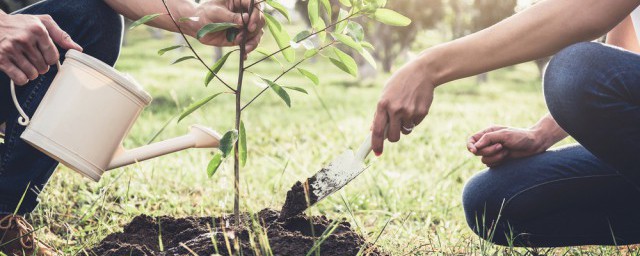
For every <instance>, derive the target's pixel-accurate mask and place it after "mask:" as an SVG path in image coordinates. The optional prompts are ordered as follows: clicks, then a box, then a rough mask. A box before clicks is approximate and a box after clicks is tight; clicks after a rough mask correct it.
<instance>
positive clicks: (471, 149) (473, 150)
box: [467, 137, 478, 155]
mask: <svg viewBox="0 0 640 256" xmlns="http://www.w3.org/2000/svg"><path fill="white" fill-rule="evenodd" d="M471 139H473V137H472V138H471ZM471 139H469V141H468V142H467V150H469V152H471V153H473V154H474V155H475V154H476V152H478V149H477V148H476V146H475V145H474V144H475V142H472V141H471Z"/></svg>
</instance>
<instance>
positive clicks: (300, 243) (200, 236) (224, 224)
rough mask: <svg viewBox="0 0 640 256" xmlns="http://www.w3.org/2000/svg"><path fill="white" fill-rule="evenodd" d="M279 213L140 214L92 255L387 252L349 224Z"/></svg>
mask: <svg viewBox="0 0 640 256" xmlns="http://www.w3.org/2000/svg"><path fill="white" fill-rule="evenodd" d="M278 216H279V212H277V211H275V210H271V209H265V210H262V211H260V212H259V213H258V214H256V215H254V216H250V215H249V214H244V215H242V217H241V219H242V222H241V223H242V225H240V227H238V228H237V227H235V225H234V223H235V222H236V221H235V219H234V218H233V217H227V218H211V217H189V218H179V219H176V218H173V217H166V216H164V217H150V216H146V215H141V216H138V217H135V218H134V219H133V221H131V223H129V224H128V225H126V226H125V227H124V231H123V232H118V233H114V234H111V235H108V236H107V237H106V238H105V239H104V240H102V242H100V244H98V245H97V246H96V247H94V248H93V249H91V250H89V254H91V255H194V254H197V255H212V254H215V253H216V252H217V253H219V254H221V255H240V254H241V255H247V256H250V255H270V254H271V253H272V254H273V255H282V256H298V255H302V256H304V255H306V254H307V253H308V252H309V251H311V250H312V249H317V248H319V251H320V255H332V256H341V255H345V256H346V255H356V254H358V252H359V251H360V250H361V249H363V250H364V251H365V252H366V253H364V255H387V254H385V253H382V252H380V251H379V250H378V249H377V248H375V247H368V246H369V245H368V244H367V243H366V241H365V240H364V238H362V236H360V235H359V234H357V233H356V232H355V231H353V230H352V229H351V226H350V224H349V223H348V222H333V221H331V220H329V219H327V218H326V217H324V216H320V217H307V216H303V215H298V216H295V217H292V218H289V219H287V220H278ZM331 229H333V232H331ZM330 232H331V233H330ZM329 233H330V234H329ZM323 234H325V235H323ZM323 239H324V241H322V242H321V241H320V240H323ZM267 240H268V242H267ZM317 244H320V245H319V246H317ZM161 245H162V247H163V249H164V250H162V251H161V249H160V247H161ZM314 246H315V248H314ZM216 248H217V249H216ZM269 248H270V249H269ZM269 251H270V252H271V253H269ZM311 255H317V254H315V253H313V254H311Z"/></svg>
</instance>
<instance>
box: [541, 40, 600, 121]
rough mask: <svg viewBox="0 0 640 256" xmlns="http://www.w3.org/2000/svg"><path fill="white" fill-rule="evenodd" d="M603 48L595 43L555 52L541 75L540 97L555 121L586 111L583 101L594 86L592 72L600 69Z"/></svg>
mask: <svg viewBox="0 0 640 256" xmlns="http://www.w3.org/2000/svg"><path fill="white" fill-rule="evenodd" d="M605 48H606V47H605V46H603V45H601V44H599V43H591V42H583V43H577V44H574V45H571V46H569V47H567V48H565V49H563V50H561V51H560V52H558V53H557V54H556V55H555V56H554V57H553V58H552V59H551V61H550V62H549V65H548V66H547V69H546V70H545V74H544V81H543V86H544V96H545V99H546V102H547V106H548V108H549V111H550V112H551V114H552V115H553V116H554V117H555V118H556V120H557V121H559V122H562V120H563V119H565V118H569V117H571V116H573V115H575V114H576V111H584V110H586V109H587V106H586V105H585V104H588V103H589V100H587V98H589V94H590V93H591V92H592V91H593V89H594V86H596V85H597V84H596V83H597V79H596V77H595V72H594V71H595V70H598V69H599V67H598V66H599V65H601V61H602V59H601V57H600V56H601V55H602V53H603V51H604V50H605Z"/></svg>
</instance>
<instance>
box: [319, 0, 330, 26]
mask: <svg viewBox="0 0 640 256" xmlns="http://www.w3.org/2000/svg"><path fill="white" fill-rule="evenodd" d="M320 3H322V6H323V7H324V10H325V11H327V17H329V21H331V17H333V10H332V9H331V2H329V0H320Z"/></svg>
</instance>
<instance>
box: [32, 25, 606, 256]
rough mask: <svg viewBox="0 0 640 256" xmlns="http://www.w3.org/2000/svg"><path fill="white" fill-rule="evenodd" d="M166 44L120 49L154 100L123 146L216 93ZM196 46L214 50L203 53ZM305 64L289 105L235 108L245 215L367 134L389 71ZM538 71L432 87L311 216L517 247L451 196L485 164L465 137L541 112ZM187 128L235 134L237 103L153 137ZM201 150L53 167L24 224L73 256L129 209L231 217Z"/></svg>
mask: <svg viewBox="0 0 640 256" xmlns="http://www.w3.org/2000/svg"><path fill="white" fill-rule="evenodd" d="M173 40H174V39H173V37H168V38H167V39H165V40H162V41H157V40H153V39H151V38H150V37H149V36H148V35H147V33H145V32H144V29H139V30H137V31H136V32H135V34H133V35H132V37H131V38H130V40H129V42H130V44H129V45H128V46H126V47H124V48H123V51H122V55H121V57H120V60H119V62H118V66H117V67H118V69H119V70H121V71H124V72H127V73H130V74H131V75H132V76H134V77H135V78H136V79H137V80H138V81H139V82H140V83H141V84H142V85H144V86H145V87H146V89H147V90H148V91H149V92H150V93H151V94H152V95H153V96H154V98H155V100H154V102H153V103H152V105H151V106H150V107H149V108H148V109H147V110H146V111H145V112H144V113H143V114H142V116H141V118H140V120H138V122H137V123H136V125H135V127H134V128H133V130H132V132H131V135H130V136H129V137H128V139H127V140H126V142H125V144H126V145H127V146H128V147H135V146H139V145H143V144H145V143H146V142H147V141H148V140H149V139H150V138H151V137H152V136H153V134H154V133H155V132H156V131H158V130H159V129H160V128H161V127H162V126H163V124H164V123H165V122H167V120H169V119H170V118H171V117H172V116H174V115H176V114H177V113H179V112H180V110H181V109H182V108H184V107H185V106H187V105H188V104H190V103H191V102H193V101H194V100H196V99H199V98H202V97H204V96H206V95H209V94H212V93H215V92H219V91H220V90H221V89H222V87H221V85H220V83H212V85H211V86H209V87H208V88H205V87H204V86H203V82H202V81H203V78H204V73H203V72H202V68H201V67H200V66H199V65H198V63H197V62H195V61H190V62H183V63H180V64H177V65H174V66H171V65H169V63H170V62H171V61H173V60H174V59H176V58H178V57H180V56H181V55H180V53H178V52H171V53H168V54H166V55H165V56H162V57H159V56H157V54H156V50H157V49H160V48H163V47H166V46H170V45H172V44H173ZM267 41H268V40H267ZM266 47H267V48H271V49H273V48H274V47H273V46H272V45H267V46H266ZM199 49H200V52H202V53H207V54H205V55H206V57H207V58H208V59H210V58H211V56H210V55H211V53H212V52H213V51H212V50H211V49H206V48H204V47H199ZM183 54H187V53H186V52H184V53H183ZM257 57H259V56H253V57H251V58H252V59H256V58H257ZM234 63H237V56H233V57H232V58H231V59H230V60H229V62H228V65H227V66H226V67H225V68H224V69H223V77H224V78H226V79H227V80H228V81H234V80H235V76H236V75H237V73H236V72H235V70H236V69H237V67H236V66H235V65H234ZM304 67H305V68H308V69H310V70H313V71H316V72H317V73H318V74H320V77H321V80H322V82H321V85H320V86H317V87H316V86H313V85H311V83H310V82H308V81H307V80H305V79H304V78H303V77H302V76H300V75H299V74H298V73H292V75H291V76H288V77H287V78H286V79H284V80H283V81H282V83H281V84H283V85H295V86H301V87H304V88H306V89H307V90H308V91H309V92H310V95H304V94H298V93H294V92H292V93H291V94H292V96H293V97H292V98H293V106H292V108H291V109H288V108H287V107H286V105H285V104H284V103H283V102H282V101H281V100H280V99H279V98H278V97H277V96H276V95H275V94H274V93H272V92H271V91H269V92H268V93H266V94H265V95H266V96H265V97H263V98H261V99H259V100H258V101H257V102H256V104H254V105H252V107H251V108H250V109H249V110H248V111H247V112H246V113H245V124H246V126H247V134H248V145H249V146H248V148H249V161H248V164H247V166H246V167H245V168H244V169H243V170H242V175H243V176H242V181H241V186H242V188H241V192H242V196H243V203H242V209H244V210H246V211H258V210H260V209H263V208H266V207H272V208H276V209H279V208H280V207H281V205H282V203H283V202H284V199H285V193H286V191H287V190H288V189H289V187H290V186H291V185H292V184H293V183H294V182H295V181H297V180H301V179H304V178H306V177H308V176H310V175H311V174H312V173H314V172H315V171H317V170H319V168H321V167H322V166H323V164H325V163H327V162H328V161H330V160H331V158H332V157H334V156H336V155H338V154H340V153H341V152H342V151H344V150H345V149H347V148H349V147H356V146H358V145H359V143H360V142H361V140H362V139H363V138H364V137H365V136H366V134H367V132H368V131H369V126H370V122H371V120H372V116H373V111H374V109H375V106H376V103H377V98H378V96H379V93H380V90H381V88H382V86H383V85H384V82H385V80H386V79H387V77H388V74H385V75H379V76H378V77H377V78H376V79H375V80H374V81H375V82H373V83H368V84H366V85H361V84H359V83H358V81H359V80H358V79H354V78H352V77H349V76H348V75H344V74H343V73H342V72H340V71H339V70H338V69H337V68H335V67H333V66H331V64H329V63H327V62H325V61H322V60H318V61H317V62H315V63H310V64H306V65H305V66H304ZM253 72H256V73H258V74H263V75H265V76H267V77H271V78H273V76H276V75H277V74H278V72H279V66H278V64H276V63H274V62H271V63H267V64H266V65H264V66H262V67H258V68H256V69H254V70H253ZM538 76H539V75H538V71H537V69H536V67H535V65H533V64H523V65H519V66H516V67H513V68H508V69H504V70H500V71H497V72H493V73H491V74H490V82H489V83H488V84H484V85H476V83H475V79H473V78H472V79H465V80H462V81H457V82H454V83H451V84H449V85H447V86H444V87H443V88H440V89H438V90H437V95H436V100H435V102H434V106H433V108H432V110H431V114H430V115H429V117H428V118H427V119H426V121H425V122H424V123H423V125H421V126H420V127H418V128H417V129H416V131H415V132H414V133H413V134H412V135H411V136H409V137H404V138H403V139H402V140H401V142H400V143H397V144H394V145H388V146H387V147H386V151H385V154H384V155H383V156H381V157H379V158H376V159H374V158H375V157H371V160H372V161H371V167H370V168H369V169H368V170H367V171H366V172H365V173H364V174H363V175H361V177H359V178H357V179H356V180H355V181H353V182H352V183H351V184H350V185H349V186H347V187H346V188H345V189H343V190H342V191H341V192H340V193H337V194H335V195H333V196H332V197H330V198H328V199H327V200H325V201H323V202H322V203H320V204H319V205H317V207H314V208H313V209H311V210H310V213H311V214H326V215H328V216H329V217H331V218H346V219H348V220H349V221H350V222H351V223H352V224H354V225H353V226H354V227H356V228H357V229H358V230H359V231H360V232H362V234H364V235H365V236H366V237H368V239H369V240H370V241H374V240H376V238H377V237H378V236H379V239H378V240H377V244H378V245H380V246H381V247H382V248H383V249H385V250H387V251H389V252H391V253H392V254H393V255H432V254H443V255H450V254H489V255H493V254H494V253H498V254H502V253H504V254H513V253H515V254H520V253H524V252H526V250H523V249H518V250H515V251H511V250H508V249H505V248H501V247H491V246H488V245H487V244H486V243H482V242H481V241H480V240H479V239H478V238H477V237H475V236H473V234H472V232H471V231H470V230H469V228H468V227H467V226H466V223H465V221H464V215H463V212H462V206H461V192H462V188H463V185H464V183H465V181H466V180H467V179H468V178H469V177H471V175H472V174H473V173H475V172H476V171H479V170H482V169H483V166H482V164H481V163H480V162H479V160H478V159H476V158H474V157H472V155H470V154H469V153H467V151H466V149H465V142H466V139H467V137H468V136H469V135H470V134H471V133H473V132H475V131H477V130H480V129H482V128H484V127H486V126H488V125H491V124H494V123H496V124H503V125H510V126H517V127H526V126H529V125H532V124H533V123H534V122H535V121H537V119H538V118H539V117H540V116H542V115H543V114H545V112H546V109H545V105H544V101H543V98H542V94H541V87H540V85H539V84H540V81H539V77H538ZM254 80H256V78H255V77H250V78H249V79H248V82H247V86H246V88H247V90H246V92H245V95H248V96H246V97H245V98H246V99H249V97H250V96H251V95H254V94H255V93H257V92H258V91H259V89H260V88H258V87H257V86H254ZM320 99H322V100H324V102H325V103H326V104H325V105H326V108H324V107H323V105H322V104H321V101H320ZM194 123H199V124H204V125H207V126H211V127H213V128H214V129H216V130H218V131H219V132H221V133H223V132H225V131H226V130H229V129H231V128H232V126H233V97H231V96H230V95H229V96H227V95H224V96H222V97H220V98H217V99H215V100H214V101H213V102H212V103H210V104H209V105H208V106H207V107H206V108H205V109H203V110H200V111H198V112H196V113H195V114H194V115H192V116H190V117H189V118H187V119H186V120H184V121H182V122H181V123H179V124H176V123H175V122H173V123H171V124H170V125H169V126H168V128H167V129H166V131H165V132H164V133H163V134H162V135H161V136H160V138H170V137H172V136H175V135H179V134H182V133H184V132H186V131H187V129H188V126H189V125H190V124H194ZM211 155H212V154H211V151H207V150H189V151H185V152H180V153H177V154H173V155H169V156H166V157H161V158H158V159H154V160H150V161H147V162H143V163H140V164H137V165H135V166H130V167H126V168H122V169H118V170H114V171H112V172H110V173H109V174H107V175H105V176H104V177H103V179H102V180H101V181H100V182H99V183H92V182H90V181H89V180H87V179H84V178H82V177H81V176H80V175H78V174H76V173H74V172H73V171H70V170H69V169H67V168H65V167H60V168H59V170H58V171H57V172H56V173H55V174H54V177H53V178H52V180H51V182H50V184H49V185H48V186H47V188H46V189H45V191H44V192H43V193H42V195H41V201H42V204H41V206H40V207H39V208H38V209H37V211H36V212H35V214H34V215H33V216H32V219H33V221H34V226H36V227H43V226H44V228H42V229H40V230H39V231H38V233H39V234H40V236H41V237H45V238H46V241H48V242H50V243H52V244H53V245H55V246H57V247H58V248H60V249H61V250H64V251H65V253H67V254H75V253H78V252H81V250H82V248H85V247H91V245H93V244H94V243H97V242H99V241H100V240H101V239H102V238H104V237H105V236H106V235H107V234H108V233H111V232H115V231H119V230H120V229H121V226H122V225H124V224H126V223H127V222H129V221H130V220H131V219H132V218H133V217H134V216H136V215H139V214H150V215H173V216H187V215H201V216H218V215H220V214H224V213H230V211H231V209H232V207H233V188H232V166H231V161H227V162H226V163H225V164H224V166H223V167H222V168H221V169H220V170H219V172H218V173H217V174H216V175H215V176H214V177H213V178H208V177H207V175H206V171H205V169H206V165H207V163H208V161H209V158H210V157H211ZM347 208H350V209H351V210H353V213H354V214H353V215H351V214H349V213H348V211H347ZM387 223H388V225H387V226H386V228H383V227H384V226H385V224H387ZM543 252H544V251H543ZM567 252H568V254H569V255H580V254H595V255H599V254H607V253H616V252H617V250H616V249H615V248H605V247H596V248H562V249H556V250H554V251H550V252H549V253H552V254H564V253H567Z"/></svg>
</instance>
